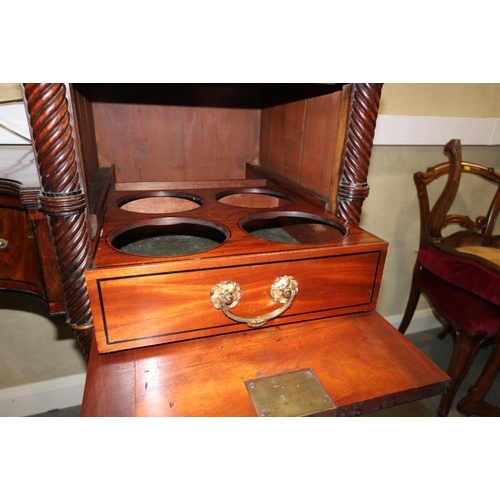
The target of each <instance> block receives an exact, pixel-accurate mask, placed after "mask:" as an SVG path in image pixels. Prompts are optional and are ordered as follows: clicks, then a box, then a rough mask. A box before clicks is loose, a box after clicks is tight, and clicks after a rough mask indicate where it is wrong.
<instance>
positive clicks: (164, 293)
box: [89, 251, 382, 352]
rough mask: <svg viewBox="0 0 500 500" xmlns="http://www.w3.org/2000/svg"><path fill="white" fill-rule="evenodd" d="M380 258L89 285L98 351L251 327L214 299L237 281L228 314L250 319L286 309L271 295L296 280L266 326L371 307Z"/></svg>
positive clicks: (325, 260)
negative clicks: (276, 286) (218, 289)
mask: <svg viewBox="0 0 500 500" xmlns="http://www.w3.org/2000/svg"><path fill="white" fill-rule="evenodd" d="M381 264H382V253H381V252H379V251H376V252H369V253H363V254H355V255H342V256H335V257H321V258H316V259H307V260H294V261H283V262H281V261H280V262H269V263H266V264H259V265H247V266H235V267H231V266H228V267H223V268H216V269H205V270H199V271H186V272H172V273H162V274H156V275H144V276H133V277H118V278H106V279H99V280H97V281H94V282H92V281H89V293H90V297H91V306H92V313H93V316H94V326H95V331H96V338H97V344H98V349H99V351H100V352H110V351H116V350H122V349H128V348H133V347H139V346H146V345H154V344H161V343H166V342H173V341H179V340H186V339H191V338H199V337H204V336H209V335H217V334H220V333H230V332H237V331H242V330H247V329H248V328H249V327H248V326H247V325H246V324H245V323H238V322H235V321H233V320H232V319H229V318H228V317H226V316H225V315H224V313H223V312H222V311H221V310H220V309H216V308H215V307H214V306H213V305H212V302H211V300H210V292H211V290H212V288H213V287H215V286H216V285H217V284H218V283H220V282H221V281H224V280H231V281H234V282H237V283H238V284H239V286H240V287H241V290H242V295H241V299H240V301H239V303H238V304H237V305H236V307H234V308H232V309H231V312H233V313H234V314H236V315H238V316H242V317H245V318H251V317H255V316H262V315H267V314H269V313H272V312H273V311H275V310H276V309H278V308H279V307H281V304H279V303H277V302H275V301H274V300H273V299H272V297H271V295H270V288H271V285H272V284H273V282H274V280H275V278H276V277H279V276H285V275H288V276H293V277H294V278H295V280H296V281H297V282H298V293H297V295H296V296H295V298H294V300H293V302H292V304H291V306H290V307H289V308H288V309H287V310H286V311H285V312H283V313H282V314H281V315H280V316H279V317H277V318H275V319H272V320H270V321H269V322H268V323H267V324H266V326H278V325H280V324H284V323H290V322H297V321H303V320H308V319H314V318H319V317H327V316H334V315H338V314H344V313H347V312H358V311H363V310H368V309H373V308H374V306H375V300H376V296H377V294H378V287H379V284H380V274H381V267H382V266H381Z"/></svg>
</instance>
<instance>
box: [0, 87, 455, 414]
mask: <svg viewBox="0 0 500 500" xmlns="http://www.w3.org/2000/svg"><path fill="white" fill-rule="evenodd" d="M381 89H382V85H381V84H293V85H290V84H288V85H280V84H238V85H236V84H231V85H229V84H227V85H226V84H184V85H182V84H155V85H151V84H148V85H146V84H71V85H70V84H24V85H23V94H24V100H25V105H26V110H27V115H28V120H29V124H30V127H31V135H32V144H33V149H34V152H35V159H36V164H37V170H38V174H39V180H40V186H39V187H38V188H31V187H30V189H23V186H22V185H21V184H19V183H16V182H12V181H7V180H3V181H0V195H1V196H2V198H1V203H2V204H1V207H0V208H1V209H2V210H9V212H8V215H7V216H6V217H4V216H2V220H9V223H8V224H6V225H5V226H6V228H5V227H3V226H2V231H6V230H8V231H9V232H11V233H12V232H14V233H16V236H15V238H18V239H23V241H25V242H26V243H25V245H26V249H27V251H26V253H25V254H23V255H25V258H24V259H23V260H22V261H19V262H16V261H15V258H14V257H13V256H9V258H8V259H6V260H5V262H6V263H7V264H3V267H2V276H0V287H1V288H4V289H6V288H7V289H12V288H15V289H17V290H18V291H25V292H28V293H35V294H37V295H38V296H40V297H42V298H44V300H46V301H47V303H48V304H49V307H50V311H51V313H53V314H56V313H61V312H62V313H64V314H66V317H67V322H68V324H69V326H70V327H71V329H72V330H73V332H74V333H75V336H76V338H77V340H78V342H79V344H80V346H81V348H82V351H83V353H84V355H85V357H86V358H87V359H88V372H87V382H86V387H85V394H84V400H83V404H82V415H85V416H91V415H99V416H114V415H129V416H132V415H165V416H166V415H183V416H190V415H193V416H194V415H200V416H201V415H214V416H215V415H221V416H230V415H231V416H236V415H269V416H271V415H278V416H287V415H356V414H360V413H364V412H367V411H373V410H376V409H379V408H385V407H389V406H392V405H395V404H401V403H405V402H408V401H413V400H416V399H421V398H425V397H429V396H433V395H436V394H440V393H442V392H443V391H444V390H445V389H446V387H447V384H448V381H449V378H448V376H447V375H446V374H445V373H444V372H442V371H441V370H440V369H439V368H437V367H436V366H435V365H434V364H433V363H432V362H431V361H430V360H428V359H427V358H426V357H425V356H424V355H422V354H421V353H420V352H419V351H418V349H416V348H415V347H413V346H412V344H411V343H410V342H408V341H407V340H406V339H405V338H404V337H403V336H401V335H399V334H398V332H397V331H396V330H395V329H394V328H393V327H392V326H391V325H389V324H388V323H387V322H386V321H385V320H383V318H381V317H380V316H379V315H378V313H377V312H376V311H375V306H376V302H377V296H378V291H379V288H380V284H381V281H382V273H383V266H384V261H385V255H386V250H387V244H386V243H385V242H383V241H382V240H380V239H379V238H377V237H376V236H374V235H371V234H369V233H367V232H366V231H363V229H362V228H360V227H359V222H360V215H361V209H362V204H363V201H364V199H365V198H366V196H367V195H368V191H369V187H368V183H367V175H368V167H369V163H370V155H371V149H372V144H373V136H374V130H375V124H376V118H377V112H378V104H379V99H380V94H381ZM11 213H13V214H14V215H15V217H12V216H11V215H10V214H11ZM14 219H15V221H14ZM18 219H19V220H18ZM21 227H22V228H23V229H22V231H25V234H24V233H22V231H21V229H20V228H21ZM0 236H1V235H0ZM12 241H17V240H15V239H13V240H12ZM16 245H17V244H16ZM8 248H9V249H10V250H12V245H10V244H9V247H8ZM0 251H2V250H0ZM3 255H6V253H5V251H4V254H3ZM9 255H10V254H9ZM4 267H5V268H6V269H7V272H6V271H5V270H4ZM20 268H22V270H23V271H22V272H21V273H20V272H19V269H20ZM4 275H5V276H4ZM236 280H237V281H236ZM273 280H274V284H273ZM269 284H272V286H271V290H270V295H269V292H268V288H269ZM240 285H241V286H240ZM240 299H241V300H240Z"/></svg>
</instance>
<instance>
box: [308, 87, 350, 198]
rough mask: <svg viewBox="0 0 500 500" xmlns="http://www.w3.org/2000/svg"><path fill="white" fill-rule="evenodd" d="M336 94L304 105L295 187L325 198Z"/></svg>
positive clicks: (332, 150) (335, 121)
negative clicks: (297, 183)
mask: <svg viewBox="0 0 500 500" xmlns="http://www.w3.org/2000/svg"><path fill="white" fill-rule="evenodd" d="M340 96H341V94H340V92H339V93H336V94H330V95H326V96H322V97H317V98H315V99H309V100H308V101H307V108H306V116H305V121H304V139H303V144H302V162H301V169H300V176H299V179H298V182H299V184H301V185H302V186H305V187H308V188H309V189H311V190H312V191H314V192H316V193H318V194H319V195H321V196H323V197H325V198H327V197H328V195H329V190H330V184H331V180H332V173H333V163H334V162H333V160H334V153H335V144H336V140H337V136H338V134H337V130H338V126H339V123H338V115H339V106H340Z"/></svg>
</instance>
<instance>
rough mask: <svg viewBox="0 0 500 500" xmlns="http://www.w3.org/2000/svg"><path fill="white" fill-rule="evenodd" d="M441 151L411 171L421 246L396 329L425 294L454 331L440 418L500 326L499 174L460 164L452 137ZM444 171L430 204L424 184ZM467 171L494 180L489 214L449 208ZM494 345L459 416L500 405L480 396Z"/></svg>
mask: <svg viewBox="0 0 500 500" xmlns="http://www.w3.org/2000/svg"><path fill="white" fill-rule="evenodd" d="M444 151H445V153H446V154H447V155H448V156H449V158H450V161H449V162H447V163H441V164H439V165H436V166H434V167H431V168H429V169H427V171H426V172H417V173H416V174H415V175H414V181H415V185H416V187H417V194H418V200H419V209H420V245H419V250H418V255H417V260H416V263H415V267H414V270H413V278H412V284H411V290H410V296H409V299H408V304H407V307H406V311H405V314H404V316H403V320H402V322H401V325H400V327H399V331H400V332H401V333H404V332H405V331H406V329H407V328H408V325H409V323H410V321H411V319H412V317H413V314H414V312H415V308H416V306H417V303H418V300H419V297H420V294H421V292H423V293H424V294H425V295H426V297H427V298H428V299H429V301H430V302H431V304H432V306H433V307H434V308H435V310H436V311H437V312H438V313H439V314H440V315H441V316H442V317H443V318H444V319H445V320H446V321H447V322H448V325H447V326H446V327H445V328H444V330H443V331H442V332H441V333H440V337H441V338H442V337H443V336H444V335H446V334H447V333H449V332H454V333H455V334H456V339H455V346H454V349H453V353H452V356H451V360H450V363H449V366H448V375H450V377H451V383H450V386H449V388H448V390H447V391H446V392H445V393H444V394H443V396H442V399H441V403H440V408H439V415H440V416H447V415H448V413H449V411H450V408H451V405H452V403H453V400H454V397H455V395H456V393H457V390H458V388H459V387H460V384H461V383H462V381H463V379H464V377H465V375H466V374H467V372H468V370H469V368H470V366H471V364H472V362H473V360H474V357H475V355H476V353H477V351H478V349H479V347H480V346H481V345H482V344H483V343H484V342H487V341H491V339H494V338H495V337H498V334H499V332H500V236H494V235H493V234H492V233H493V230H494V227H495V222H496V219H497V216H498V213H499V209H500V173H499V172H496V171H495V170H493V169H492V168H486V167H484V166H481V165H477V164H474V163H468V162H463V161H462V153H461V144H460V141H459V140H456V139H455V140H452V141H450V142H449V143H448V144H447V145H446V146H445V150H444ZM445 175H446V176H448V178H447V181H446V184H445V186H444V188H443V191H442V192H441V194H440V195H439V197H438V199H437V201H436V202H435V204H434V206H433V207H432V209H431V208H430V204H429V195H428V185H429V184H430V183H431V182H432V181H434V180H436V179H438V178H439V177H442V176H445ZM470 176H475V177H478V178H481V179H483V180H484V181H485V182H487V183H493V184H496V185H497V186H498V188H497V189H496V193H495V195H494V197H493V200H492V202H491V204H490V206H489V210H488V212H487V214H486V215H485V216H480V217H477V218H476V219H475V220H472V219H471V218H470V217H469V216H467V215H457V214H451V213H449V211H450V208H451V207H452V203H453V202H454V200H455V198H456V195H457V191H458V188H459V186H460V184H461V183H462V185H465V183H467V182H468V179H471V177H470ZM452 224H458V225H460V226H461V228H462V229H460V230H459V231H456V232H451V231H449V229H448V230H447V233H448V234H447V235H443V233H444V231H443V230H444V228H445V227H446V226H448V225H452ZM450 233H451V234H450ZM498 344H499V343H498V342H497V343H496V345H495V347H494V349H493V352H492V353H491V355H490V356H491V357H490V359H489V361H488V362H487V364H486V366H485V368H484V370H483V372H482V374H481V375H480V377H479V379H478V381H477V383H476V385H475V386H473V387H472V388H471V389H470V391H469V393H468V395H467V396H466V397H465V398H463V400H462V401H460V403H459V404H458V409H459V410H460V411H462V412H463V413H465V414H469V415H470V414H472V413H474V414H479V415H500V410H499V409H498V408H494V407H492V406H491V405H488V404H487V403H485V402H484V401H482V399H483V398H484V396H485V395H486V393H487V392H488V390H489V388H490V386H491V384H492V382H493V380H494V379H495V376H496V373H497V372H498V368H499V355H500V352H499V351H500V348H499V345H498Z"/></svg>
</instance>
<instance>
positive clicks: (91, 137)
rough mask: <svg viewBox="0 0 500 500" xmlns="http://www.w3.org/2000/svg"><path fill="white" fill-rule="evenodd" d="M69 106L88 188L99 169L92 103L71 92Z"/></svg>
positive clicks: (77, 93)
mask: <svg viewBox="0 0 500 500" xmlns="http://www.w3.org/2000/svg"><path fill="white" fill-rule="evenodd" d="M70 104H71V106H72V107H73V108H74V109H73V110H72V113H73V114H74V116H75V118H78V119H77V120H75V121H76V127H77V130H78V135H79V138H80V141H79V147H80V149H81V154H82V162H83V170H84V174H85V181H86V182H85V183H86V185H87V186H88V185H89V184H90V182H91V179H92V178H93V177H94V176H95V174H96V172H97V169H98V168H99V162H98V158H97V149H96V141H95V131H94V117H93V114H92V103H91V102H90V101H88V100H87V99H86V98H85V97H84V96H83V95H82V94H80V93H79V92H76V91H74V92H72V101H71V103H70Z"/></svg>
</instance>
